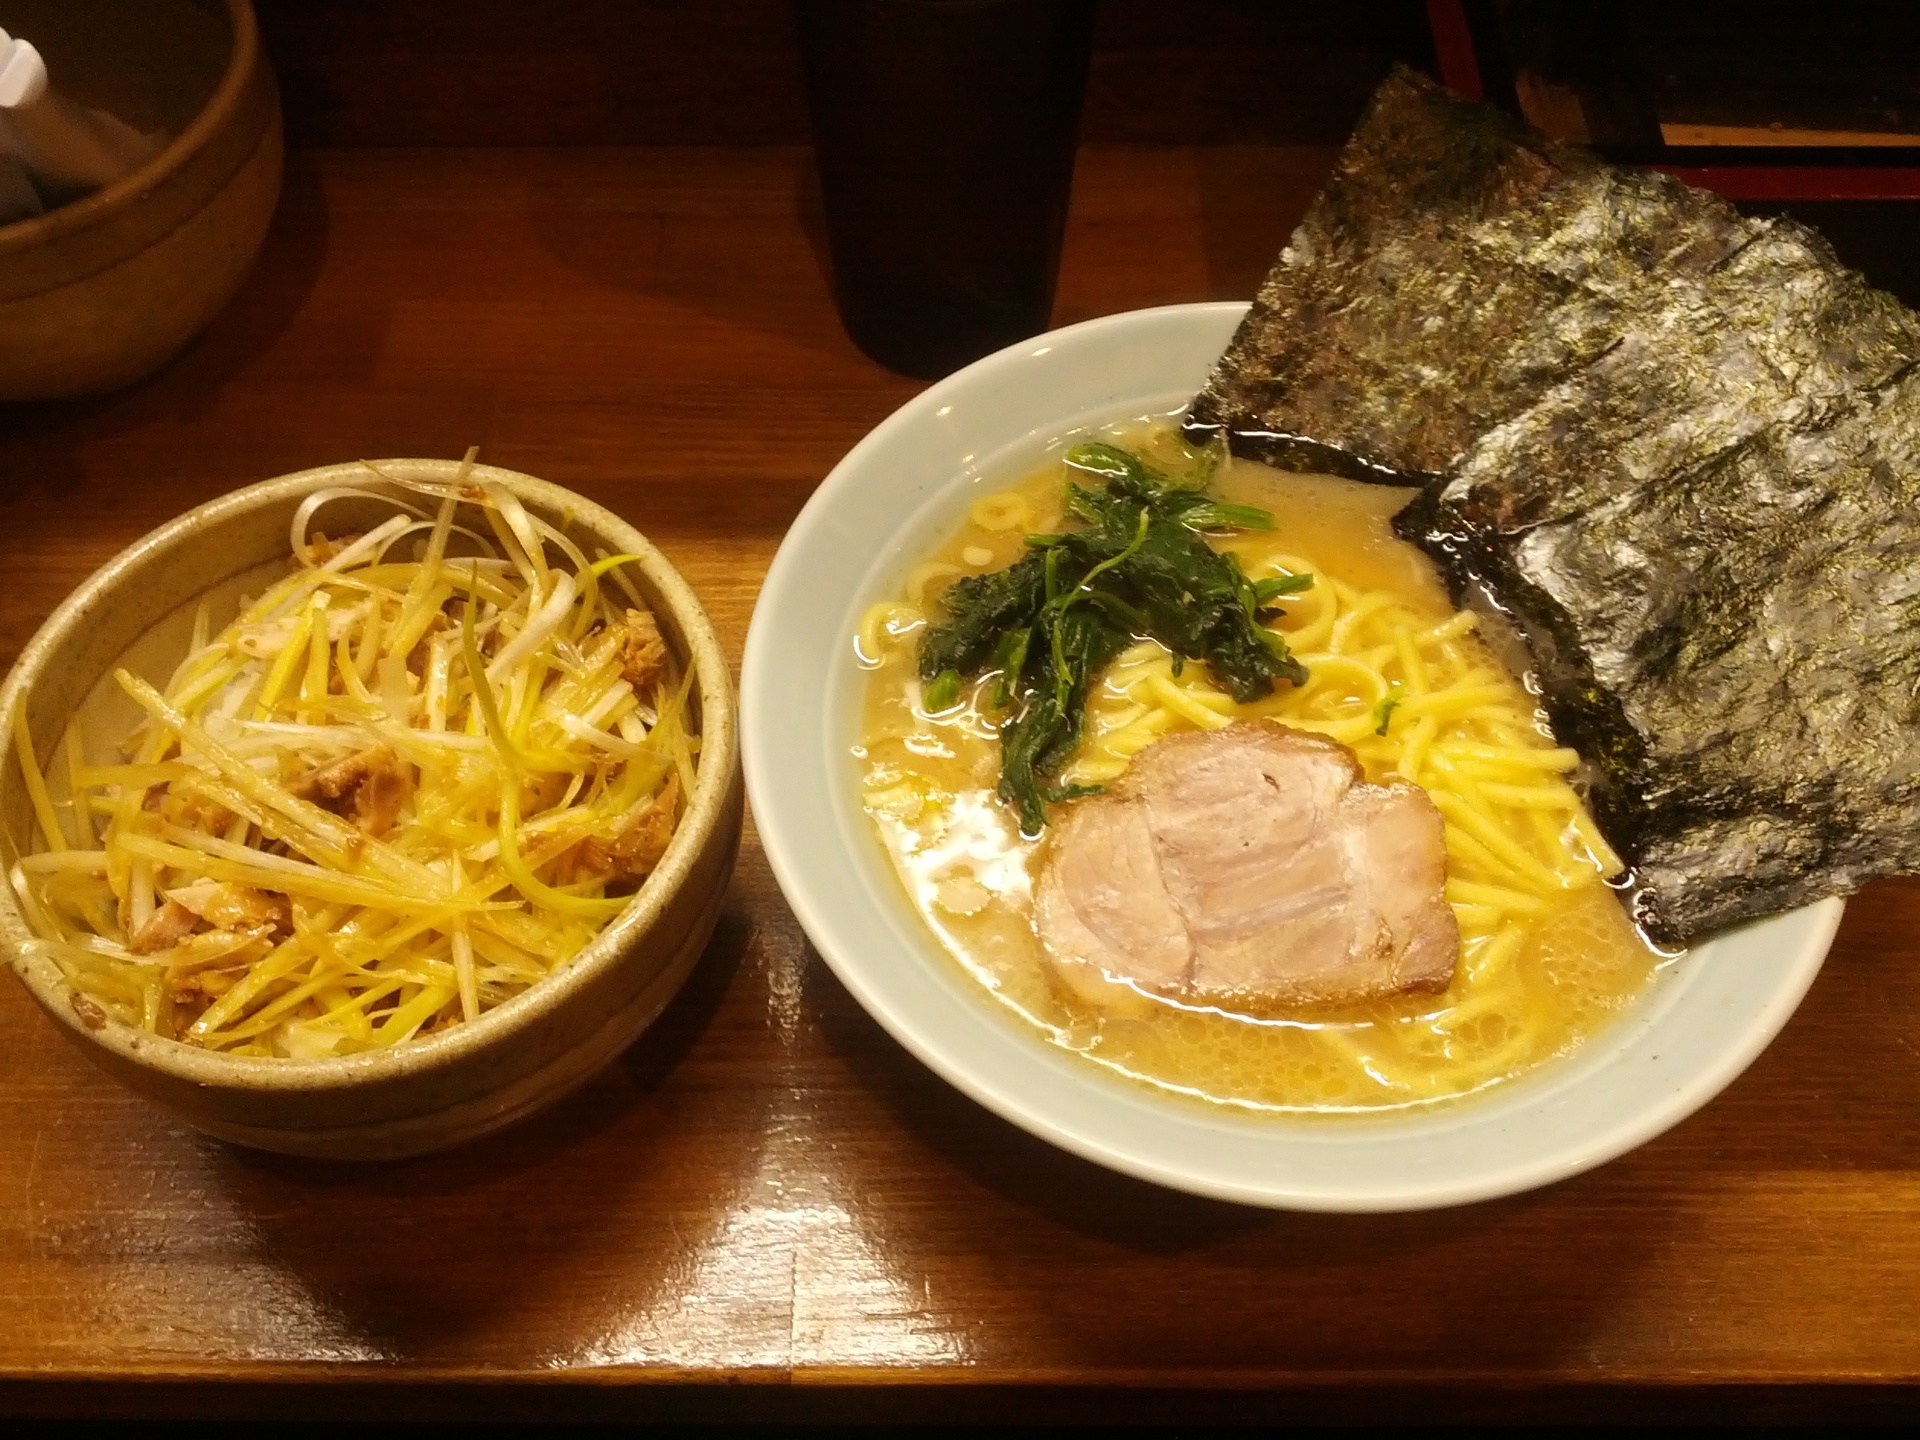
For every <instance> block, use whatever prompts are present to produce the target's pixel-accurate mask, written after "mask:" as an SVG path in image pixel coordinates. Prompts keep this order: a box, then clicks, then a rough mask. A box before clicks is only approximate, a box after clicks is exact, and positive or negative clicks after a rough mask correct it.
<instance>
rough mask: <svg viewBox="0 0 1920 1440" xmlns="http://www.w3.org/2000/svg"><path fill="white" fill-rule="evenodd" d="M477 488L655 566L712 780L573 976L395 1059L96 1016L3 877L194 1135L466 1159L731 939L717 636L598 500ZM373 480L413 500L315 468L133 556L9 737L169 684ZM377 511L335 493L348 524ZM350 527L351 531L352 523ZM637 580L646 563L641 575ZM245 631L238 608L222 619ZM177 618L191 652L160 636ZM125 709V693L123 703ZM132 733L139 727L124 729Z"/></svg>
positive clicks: (614, 1048)
mask: <svg viewBox="0 0 1920 1440" xmlns="http://www.w3.org/2000/svg"><path fill="white" fill-rule="evenodd" d="M378 463H379V464H380V467H381V469H383V470H385V471H387V472H388V473H390V474H394V475H397V476H399V477H400V478H402V479H415V480H436V481H445V480H448V479H450V478H452V476H453V475H454V473H455V472H456V470H457V468H458V467H457V466H456V465H455V463H454V462H452V461H440V460H392V461H383V462H378ZM474 476H475V478H476V479H480V480H489V481H495V482H498V483H499V484H502V485H504V486H506V487H508V488H509V489H510V490H512V491H513V493H514V494H515V495H517V496H518V497H519V498H520V500H521V502H522V503H523V504H525V505H526V506H527V507H528V508H529V509H530V510H533V511H536V512H537V513H539V514H540V515H542V516H543V517H544V518H546V519H547V520H548V521H549V522H550V523H553V524H555V525H556V526H557V527H559V528H561V529H562V530H564V531H565V532H567V533H568V534H569V536H570V537H571V538H572V539H574V541H575V542H576V543H578V544H581V545H582V546H583V548H588V553H592V550H591V548H589V547H598V548H602V549H604V550H606V551H607V552H608V553H614V554H618V553H626V554H632V555H636V556H638V557H639V561H638V564H637V565H635V566H630V567H629V571H628V573H629V574H632V575H633V577H634V581H635V584H636V586H637V587H638V588H639V589H640V591H641V594H642V596H643V597H644V598H645V599H646V601H647V603H648V605H649V606H650V607H651V608H652V609H653V611H654V613H655V615H656V617H657V618H658V620H659V622H660V627H661V631H662V633H663V634H664V635H665V637H666V639H667V642H668V644H669V645H670V646H671V647H672V649H673V650H674V652H675V654H676V655H677V656H678V657H679V659H680V660H681V661H682V663H684V664H686V665H688V666H689V667H690V668H691V669H692V671H693V676H694V683H693V689H692V692H691V693H692V696H693V700H694V704H695V707H696V711H697V714H698V717H699V722H700V731H701V755H700V766H699V778H698V782H697V784H696V786H695V789H694V793H693V794H692V795H691V796H690V797H689V799H688V805H687V809H686V811H685V813H684V815H683V816H682V819H681V822H680V825H679V828H678V830H677V831H676V832H675V834H674V837H673V840H672V843H671V845H670V846H669V847H668V849H667V852H666V855H665V857H664V859H663V860H662V861H661V863H660V865H659V867H658V868H657V869H656V870H655V871H654V872H653V873H652V875H650V876H649V877H648V879H647V881H646V883H645V884H644V885H643V886H642V887H641V888H640V890H639V891H638V892H637V893H636V894H635V895H634V897H633V899H632V901H631V902H630V903H629V904H628V906H627V908H626V909H625V910H623V911H622V912H621V913H620V914H619V915H618V916H617V917H616V918H615V919H614V920H613V921H612V922H611V923H610V924H609V925H608V926H607V928H606V929H605V930H603V931H602V932H601V933H600V934H599V936H598V937H596V938H595V939H594V940H593V941H592V942H591V943H590V944H588V946H587V947H586V948H585V949H584V950H582V951H581V952H580V954H579V955H578V956H577V957H576V958H575V959H574V961H573V962H572V963H571V964H570V965H568V966H567V967H566V968H565V969H563V970H561V971H560V972H558V973H557V974H554V975H552V976H550V977H548V978H547V979H545V980H543V981H541V982H540V983H539V984H537V985H535V986H533V987H531V988H530V989H528V990H526V991H524V992H523V993H521V994H520V995H517V996H515V997H514V998H512V999H511V1000H508V1001H506V1002H505V1003H503V1004H501V1005H499V1006H497V1007H496V1008H494V1009H492V1010H489V1011H486V1012H485V1013H483V1014H482V1015H480V1016H479V1017H478V1018H477V1019H476V1020H474V1021H472V1022H471V1023H468V1024H465V1025H460V1026H456V1027H454V1028H452V1029H449V1030H446V1031H442V1032H439V1033H437V1034H433V1035H428V1036H425V1037H421V1038H419V1039H416V1040H413V1041H410V1042H408V1043H407V1044H405V1045H401V1046H398V1047H396V1048H394V1049H392V1050H386V1051H377V1052H365V1053H361V1054H355V1055H347V1056H338V1057H326V1058H321V1059H313V1060H295V1059H272V1058H266V1057H249V1056H234V1055H225V1054H219V1053H215V1052H210V1051H207V1050H202V1049H199V1048H198V1047H195V1046H190V1045H186V1044H182V1043H180V1042H177V1041H173V1040H168V1039H163V1038H161V1037H158V1036H156V1035H153V1034H151V1033H149V1032H147V1031H145V1030H142V1029H140V1028H138V1027H134V1026H128V1025H124V1024H122V1023H120V1022H118V1021H115V1020H112V1019H110V1018H105V1017H103V1015H102V1013H101V1011H100V1007H98V1006H96V1005H91V1004H85V1003H83V1004H81V1005H79V1006H76V1005H75V1003H74V1002H75V992H74V991H73V989H72V988H71V987H70V986H69V985H68V984H67V982H66V980H65V978H64V977H63V976H62V974H61V972H60V970H59V968H58V966H56V965H55V964H54V963H53V962H52V961H51V960H49V959H47V958H45V957H43V956H39V955H36V954H35V953H34V952H33V950H32V949H31V947H30V946H29V944H28V942H29V941H30V940H31V938H32V935H31V932H30V931H29V929H28V927H27V924H26V921H25V919H24V917H23V916H22V914H21V911H20V908H19V905H18V901H17V897H16V896H15V895H14V893H13V891H12V887H11V886H9V885H5V884H0V953H4V955H5V957H6V959H7V960H8V962H9V963H10V964H11V966H12V968H13V971H14V973H15V974H16V975H17V976H19V978H20V980H21V981H22V982H23V983H24V984H25V985H26V987H27V989H28V990H29V991H30V992H31V993H32V995H33V998H34V999H35V1000H37V1001H38V1002H39V1003H40V1005H41V1007H42V1008H43V1009H44V1010H45V1011H46V1013H47V1014H48V1015H49V1016H50V1017H52V1019H53V1020H54V1021H55V1023H57V1024H58V1025H59V1026H60V1028H61V1029H62V1030H63V1031H64V1032H65V1033H66V1034H67V1035H68V1037H69V1038H71V1039H72V1040H73V1041H75V1042H76V1043H77V1044H78V1045H79V1046H80V1047H81V1049H82V1050H83V1051H85V1053H86V1054H87V1056H88V1058H89V1059H91V1060H93V1061H94V1062H95V1063H96V1064H98V1065H99V1066H100V1067H101V1068H102V1069H104V1070H105V1071H106V1072H107V1073H108V1074H110V1075H112V1076H113V1077H114V1078H115V1079H117V1080H120V1081H121V1082H123V1083H124V1084H126V1085H127V1086H129V1087H130V1088H132V1089H134V1090H136V1091H138V1092H139V1093H140V1094H141V1095H143V1096H145V1097H146V1098H147V1099H149V1100H151V1101H153V1102H154V1103H155V1104H157V1105H160V1106H161V1107H162V1108H164V1109H166V1110H168V1111H171V1112H172V1113H173V1114H175V1115H176V1116H178V1117H180V1118H181V1119H183V1120H185V1121H187V1122H188V1123H190V1124H192V1125H195V1126H197V1127H199V1128H200V1129H202V1130H206V1131H208V1132H210V1133H212V1134H215V1135H218V1136H220V1137H222V1138H224V1139H227V1140H232V1141H236V1142H239V1143H241V1144H244V1145H252V1146H256V1147H259V1148H261V1149H266V1150H277V1151H282V1152H285V1153H288V1154H299V1155H316V1156H329V1157H337V1158H348V1159H353V1158H367V1159H372V1158H384V1157H391V1156H399V1155H409V1154H417V1153H421V1152H424V1151H429V1150H435V1149H440V1148H444V1147H446V1146H450V1145H455V1144H459V1143H462V1142H464V1141H467V1140H470V1139H473V1138H475V1137H477V1136H480V1135H483V1134H486V1133H487V1132H489V1131H492V1130H496V1129H499V1128H501V1127H502V1126H505V1125H508V1124H511V1123H512V1122H514V1121H516V1120H518V1119H520V1118H522V1117H524V1116H526V1115H528V1114H531V1113H532V1112H534V1111H535V1110H538V1109H540V1108H541V1107H543V1106H545V1105H547V1104H549V1103H551V1102H553V1101H555V1100H557V1099H559V1098H560V1097H561V1096H563V1095H565V1094H566V1093H567V1092H568V1091H570V1090H572V1089H573V1088H575V1087H576V1086H578V1085H580V1084H582V1083H584V1082H585V1081H586V1080H587V1079H588V1078H589V1077H591V1076H592V1075H593V1074H594V1073H595V1072H596V1071H598V1070H599V1069H600V1068H601V1067H602V1066H603V1065H605V1064H606V1063H607V1062H609V1061H610V1060H612V1059H613V1058H614V1056H616V1055H617V1054H618V1053H619V1052H620V1051H621V1050H623V1049H624V1048H626V1046H627V1045H629V1044H630V1043H632V1041H633V1040H634V1039H635V1037H636V1036H638V1035H639V1034H640V1032H641V1031H642V1030H644V1029H645V1028H646V1027H647V1025H648V1024H650V1023H651V1022H652V1021H653V1019H654V1018H655V1017H656V1016H657V1015H658V1014H659V1013H660V1011H661V1010H662V1009H663V1008H664V1007H665V1005H666V1003H667V1001H668V1000H669V999H671V998H672V996H673V994H674V993H675V992H676V991H677V990H678V989H679V988H680V986H681V984H682V983H683V982H684V981H685V979H686V977H687V975H688V974H689V973H690V972H691V970H692V968H693V965H694V963H695V961H696V960H697V959H698V958H699V956H700V953H701V951H702V950H703V949H704V948H705V946H706V943H707V940H708V937H709V936H710V935H711V934H712V931H713V926H714V922H715V919H716V917H717V915H718V912H719V907H720V902H721V899H722V896H723V895H724V894H725V891H726V888H727V883H728V880H729V878H730V877H731V875H732V873H733V865H734V858H735V855H736V853H737V851H738V848H739V842H740V830H741V822H742V809H743V792H742V784H741V777H740V761H739V748H738V740H737V738H736V729H735V713H734V701H733V684H732V678H731V675H730V673H729V670H728V666H727V659H726V655H725V653H724V652H723V650H722V648H721V645H720V642H719V640H718V638H717V637H716V636H715V634H714V631H713V626H712V624H711V622H710V621H709V620H708V619H707V616H706V614H705V612H704V611H703V610H702V609H701V607H700V603H699V601H698V600H697V599H696V598H695V597H694V594H693V592H692V590H691V589H690V588H689V587H688V586H687V583H686V581H685V580H683V579H682V578H681V577H680V575H679V574H678V572H676V571H675V570H674V568H673V567H672V566H671V565H670V564H668V562H667V561H666V559H665V558H664V557H663V556H662V555H661V554H660V552H659V551H658V550H657V549H655V548H654V546H653V545H652V544H651V543H650V542H648V541H647V540H646V539H645V538H644V537H643V536H642V535H641V534H640V533H639V532H638V531H636V530H634V529H633V527H632V526H630V525H628V524H626V522H624V521H623V520H621V519H620V518H619V517H618V516H616V515H614V514H613V513H611V512H610V511H608V510H606V509H603V508H602V507H600V506H598V505H595V504H593V503H592V502H590V501H588V500H586V499H584V498H582V497H581V496H579V495H575V494H573V493H572V492H571V491H568V490H563V489H561V488H560V487H559V486H556V485H550V484H547V483H546V482H544V481H541V480H536V479H533V478H531V477H529V476H526V475H519V474H516V473H514V472H512V471H508V470H498V469H493V468H491V467H488V466H476V467H475V468H474ZM339 486H353V487H355V488H357V489H363V490H369V491H373V492H376V493H393V491H392V490H391V489H390V487H387V486H385V485H383V484H382V483H380V482H379V481H377V480H375V479H374V477H373V476H372V475H371V474H370V473H369V472H368V471H367V470H366V469H365V468H364V467H362V466H360V465H357V464H353V465H334V466H328V467H326V468H323V469H318V470H307V471H302V472H301V473H299V474H296V475H287V476H283V477H281V478H280V479H277V480H268V481H265V482H263V483H261V484H258V485H253V486H250V487H248V488H246V489H244V490H238V491H235V492H234V493H232V494H230V495H226V496H222V497H221V498H220V499H217V500H213V501H210V502H209V503H207V504H205V505H202V506H200V507H199V508H198V509H196V510H192V511H190V512H188V513H187V514H185V515H182V516H181V517H180V518H179V519H177V520H174V521H173V522H172V523H171V524H168V525H165V526H162V527H161V528H160V529H158V530H156V531H154V532H153V533H152V534H150V535H148V536H147V537H146V538H144V539H142V540H140V541H138V542H137V543H136V544H134V545H132V546H130V547H129V548H128V549H127V550H125V551H123V552H122V553H121V554H119V555H118V556H116V557H115V558H114V559H112V560H111V561H109V562H108V563H107V564H106V565H105V566H103V567H102V568H101V569H100V570H99V571H98V572H97V573H96V574H94V575H93V576H92V578H90V579H89V580H87V582H86V583H85V584H83V585H82V586H81V587H80V588H79V589H78V590H76V591H75V592H74V593H73V594H72V595H71V596H69V597H68V598H67V600H66V601H65V602H64V603H63V604H62V605H61V606H60V608H59V609H57V610H56V611H55V612H54V613H53V615H52V616H51V617H50V618H49V619H48V620H47V622H46V624H44V625H43V626H42V627H41V628H40V630H39V632H38V633H37V634H36V635H35V636H34V637H33V639H32V640H31V641H29V642H28V644H27V647H26V649H25V650H24V651H23V652H22V653H21V655H20V658H19V660H18V662H17V663H16V664H15V665H14V667H13V670H12V672H11V673H10V674H9V675H8V676H7V679H6V682H5V684H4V686H0V735H11V733H12V726H13V724H14V717H15V715H16V713H20V712H24V714H25V716H26V721H27V729H28V731H29V733H30V734H31V736H32V738H33V741H34V746H35V750H36V751H37V752H38V754H40V755H41V756H42V757H44V756H46V755H47V754H48V753H49V752H50V751H51V750H52V749H53V747H54V746H55V745H56V744H57V743H58V742H59V741H60V739H61V736H62V735H63V733H64V732H65V729H66V727H67V726H68V725H69V723H72V722H73V721H74V720H75V717H77V716H78V717H82V718H83V719H89V720H90V719H92V718H93V716H94V715H95V714H96V713H97V710H96V708H95V707H100V706H103V705H105V704H108V703H110V699H111V697H110V692H109V687H110V686H111V682H110V681H108V682H107V684H106V685H102V684H101V683H100V682H101V681H102V679H103V677H107V676H109V675H110V674H111V672H112V670H113V668H114V667H115V666H116V665H119V664H127V665H128V666H129V667H130V668H133V669H134V670H135V671H136V672H137V673H143V674H144V675H145V676H146V678H148V679H149V680H153V681H155V682H156V683H164V682H165V679H166V676H167V674H168V673H170V671H171V668H172V666H173V664H174V663H175V662H177V660H178V659H179V657H180V655H181V654H182V653H184V643H183V641H184V637H185V636H186V634H187V630H186V628H184V627H185V625H186V624H187V623H188V622H187V617H189V616H190V615H191V614H192V612H193V610H194V609H195V608H196V606H197V603H198V601H199V599H200V597H201V596H203V595H209V594H210V595H213V596H216V597H217V596H219V595H220V594H222V593H223V592H222V590H221V586H222V585H223V583H224V584H225V585H226V587H227V591H229V592H230V591H231V590H232V589H233V588H234V583H233V582H235V581H236V580H237V577H240V576H243V575H245V574H247V572H249V571H255V570H258V569H259V567H261V566H262V565H265V564H270V563H280V562H283V561H284V557H285V556H286V554H287V531H288V526H289V523H290V521H291V519H292V516H293V513H294V511H295V510H296V509H297V507H298V506H299V504H300V502H301V500H302V499H303V498H304V497H305V496H307V495H309V494H311V493H313V492H314V491H316V490H321V489H330V488H334V487H339ZM356 506H359V507H361V508H362V509H365V510H367V511H368V512H369V514H370V515H371V516H383V515H385V514H391V513H392V511H391V507H389V506H383V505H380V504H378V503H376V502H374V501H371V500H367V501H335V502H332V503H331V504H330V505H329V507H328V509H327V510H326V512H325V516H326V520H327V523H328V524H329V526H335V527H338V526H343V525H344V526H346V527H348V528H351V527H352V526H353V525H354V524H355V516H354V509H355V507H356ZM336 533H338V532H337V531H336ZM636 572H637V573H636ZM214 618H215V622H216V624H218V623H224V620H225V618H226V617H225V616H224V615H217V614H216V615H215V617H214ZM168 627H172V630H173V631H174V632H175V633H176V634H177V636H178V637H180V638H179V639H178V640H176V641H175V643H174V644H173V645H172V646H168V645H166V644H164V643H156V639H157V637H162V636H163V635H164V633H165V632H166V631H167V630H168ZM103 697H109V698H103ZM115 733H119V729H118V727H115ZM6 754H7V759H6V762H5V764H4V765H0V872H3V871H7V870H10V869H11V868H12V865H13V863H14V861H15V859H17V857H18V856H19V854H20V853H21V850H22V847H24V846H25V845H27V844H29V843H31V839H32V834H33V831H32V819H31V811H30V801H29V798H28V796H27V794H26V787H25V782H24V781H23V779H22V777H21V773H20V769H19V766H18V765H17V764H16V763H15V762H14V760H13V758H12V750H11V746H8V747H7V748H6Z"/></svg>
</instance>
